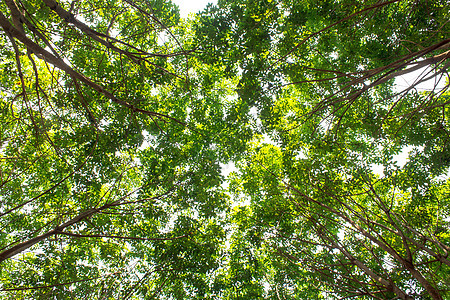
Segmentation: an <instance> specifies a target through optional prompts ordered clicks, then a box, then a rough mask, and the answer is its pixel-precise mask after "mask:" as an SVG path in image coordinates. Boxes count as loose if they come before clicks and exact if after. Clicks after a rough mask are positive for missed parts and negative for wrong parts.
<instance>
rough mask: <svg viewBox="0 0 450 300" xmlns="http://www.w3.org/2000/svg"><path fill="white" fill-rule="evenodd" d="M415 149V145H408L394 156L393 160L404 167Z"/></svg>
mask: <svg viewBox="0 0 450 300" xmlns="http://www.w3.org/2000/svg"><path fill="white" fill-rule="evenodd" d="M413 149H414V147H413V146H406V147H404V148H403V149H402V151H401V152H400V153H399V154H397V155H394V156H393V158H392V159H393V161H395V163H396V164H397V165H398V166H399V167H400V168H403V166H404V165H405V164H406V163H407V161H408V156H409V152H411V151H412V150H413Z"/></svg>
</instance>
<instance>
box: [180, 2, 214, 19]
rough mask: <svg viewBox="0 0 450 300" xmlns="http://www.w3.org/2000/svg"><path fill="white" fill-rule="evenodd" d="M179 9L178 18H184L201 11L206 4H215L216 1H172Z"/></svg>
mask: <svg viewBox="0 0 450 300" xmlns="http://www.w3.org/2000/svg"><path fill="white" fill-rule="evenodd" d="M172 2H173V3H175V4H176V5H178V6H179V7H180V16H181V17H182V18H186V17H187V16H188V15H189V13H196V12H199V11H202V10H203V9H204V8H205V7H206V5H207V4H208V3H214V4H215V3H217V0H172Z"/></svg>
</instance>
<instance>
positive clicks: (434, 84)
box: [395, 67, 447, 92]
mask: <svg viewBox="0 0 450 300" xmlns="http://www.w3.org/2000/svg"><path fill="white" fill-rule="evenodd" d="M433 72H434V71H433V69H432V68H430V67H423V68H421V69H418V70H416V71H414V72H411V73H408V74H405V75H402V76H399V77H397V78H396V79H395V91H396V92H401V91H403V90H405V89H406V88H408V87H410V86H411V85H414V84H417V86H416V87H415V89H416V90H417V91H419V92H423V91H433V90H435V91H436V92H437V91H440V90H442V89H443V88H444V87H445V85H446V77H447V76H445V75H444V76H442V74H438V75H437V76H433ZM430 77H431V78H430ZM426 78H430V79H429V80H427V81H424V82H420V81H421V80H423V79H426ZM418 82H420V83H419V84H418Z"/></svg>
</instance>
